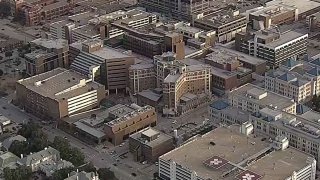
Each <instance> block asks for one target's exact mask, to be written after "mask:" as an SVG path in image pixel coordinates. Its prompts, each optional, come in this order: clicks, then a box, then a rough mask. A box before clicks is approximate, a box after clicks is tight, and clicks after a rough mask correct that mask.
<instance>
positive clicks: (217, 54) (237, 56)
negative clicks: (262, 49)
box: [206, 45, 266, 65]
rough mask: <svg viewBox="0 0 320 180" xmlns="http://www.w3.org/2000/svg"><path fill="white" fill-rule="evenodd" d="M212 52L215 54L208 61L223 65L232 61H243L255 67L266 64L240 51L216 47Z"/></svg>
mask: <svg viewBox="0 0 320 180" xmlns="http://www.w3.org/2000/svg"><path fill="white" fill-rule="evenodd" d="M210 50H212V51H213V52H212V53H210V54H208V55H207V56H206V60H209V61H214V62H219V63H222V64H223V63H227V62H230V61H234V60H239V61H243V62H246V63H249V64H253V65H259V64H262V63H265V62H266V61H264V60H262V59H259V58H256V57H254V56H249V55H247V54H244V53H241V52H239V51H235V50H232V49H228V48H225V47H223V46H219V45H218V46H214V47H213V48H211V49H210Z"/></svg>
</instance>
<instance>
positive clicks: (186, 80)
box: [162, 65, 211, 114]
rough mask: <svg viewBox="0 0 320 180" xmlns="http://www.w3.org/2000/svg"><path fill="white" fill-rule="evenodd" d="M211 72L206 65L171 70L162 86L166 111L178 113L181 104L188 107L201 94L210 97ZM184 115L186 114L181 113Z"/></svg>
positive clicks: (183, 66) (181, 66)
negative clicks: (189, 102) (188, 103)
mask: <svg viewBox="0 0 320 180" xmlns="http://www.w3.org/2000/svg"><path fill="white" fill-rule="evenodd" d="M210 71H211V69H210V67H208V66H206V65H190V66H186V65H180V66H179V67H177V68H176V69H170V70H169V74H168V75H167V76H166V77H165V78H164V80H163V85H162V87H163V100H164V106H165V109H168V110H169V111H173V112H175V113H178V112H177V111H178V110H177V109H178V106H179V105H180V104H185V105H186V104H187V102H188V101H190V100H193V99H199V98H200V97H197V95H198V96H200V94H206V95H210V94H211V85H210V84H211V80H210ZM208 100H209V99H208ZM196 105H198V104H196ZM188 110H190V109H188ZM183 113H185V112H179V114H183Z"/></svg>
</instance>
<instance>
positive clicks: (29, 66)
mask: <svg viewBox="0 0 320 180" xmlns="http://www.w3.org/2000/svg"><path fill="white" fill-rule="evenodd" d="M30 44H31V49H32V52H31V53H28V54H25V59H26V73H27V74H28V75H29V76H34V75H36V74H41V73H44V72H47V71H50V70H52V69H55V68H57V67H62V68H69V66H70V62H69V46H68V42H67V41H66V40H64V39H55V40H52V39H36V40H33V41H31V42H30Z"/></svg>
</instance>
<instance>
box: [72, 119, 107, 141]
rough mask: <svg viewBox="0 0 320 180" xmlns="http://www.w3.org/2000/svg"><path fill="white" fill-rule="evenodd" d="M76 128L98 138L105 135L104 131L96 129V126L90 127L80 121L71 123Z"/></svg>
mask: <svg viewBox="0 0 320 180" xmlns="http://www.w3.org/2000/svg"><path fill="white" fill-rule="evenodd" d="M73 124H74V125H75V126H76V128H78V129H80V130H81V131H83V132H86V133H88V134H90V135H91V136H93V137H96V138H98V139H100V138H103V137H105V136H106V134H105V133H104V132H101V131H99V130H97V129H96V128H93V127H90V126H88V125H86V124H84V123H82V122H80V121H78V122H75V123H73Z"/></svg>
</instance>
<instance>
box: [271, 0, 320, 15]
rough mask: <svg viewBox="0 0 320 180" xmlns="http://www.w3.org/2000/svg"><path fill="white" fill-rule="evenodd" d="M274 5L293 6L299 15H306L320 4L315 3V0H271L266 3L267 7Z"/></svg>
mask: <svg viewBox="0 0 320 180" xmlns="http://www.w3.org/2000/svg"><path fill="white" fill-rule="evenodd" d="M274 4H286V5H290V6H295V7H297V8H298V10H299V11H298V12H299V14H303V13H306V12H307V11H310V10H312V9H315V8H317V7H319V6H320V2H317V1H315V0H303V1H302V0H273V1H270V2H267V3H266V5H267V6H271V5H274Z"/></svg>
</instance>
